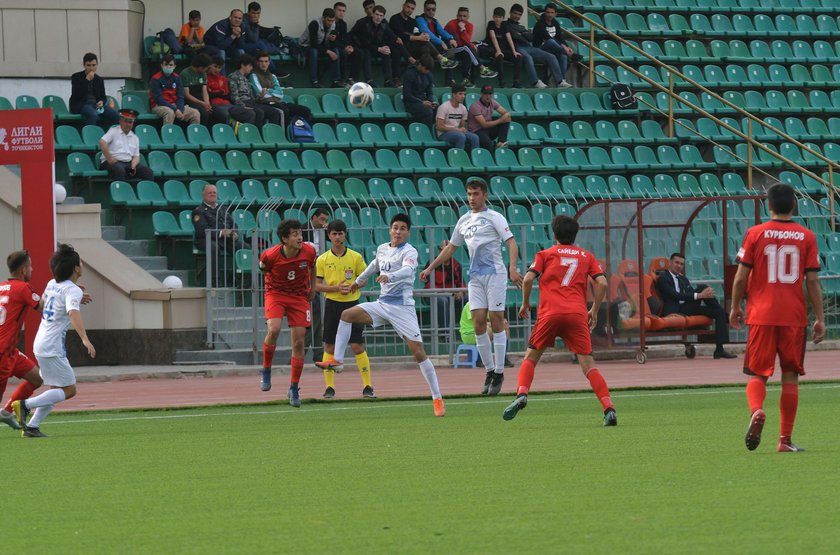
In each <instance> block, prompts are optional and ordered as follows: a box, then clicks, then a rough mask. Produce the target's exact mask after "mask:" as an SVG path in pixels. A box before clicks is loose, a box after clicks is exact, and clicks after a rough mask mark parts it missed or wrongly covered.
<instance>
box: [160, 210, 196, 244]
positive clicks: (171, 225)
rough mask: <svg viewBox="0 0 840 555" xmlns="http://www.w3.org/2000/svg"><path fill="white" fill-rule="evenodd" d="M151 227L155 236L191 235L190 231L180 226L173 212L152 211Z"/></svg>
mask: <svg viewBox="0 0 840 555" xmlns="http://www.w3.org/2000/svg"><path fill="white" fill-rule="evenodd" d="M152 228H153V229H154V233H155V236H156V237H192V234H193V233H192V232H191V231H187V230H185V229H182V228H181V224H179V223H178V220H176V219H175V216H174V214H172V213H171V212H165V211H163V210H159V211H157V212H153V213H152Z"/></svg>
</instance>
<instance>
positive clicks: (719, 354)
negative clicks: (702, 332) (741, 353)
mask: <svg viewBox="0 0 840 555" xmlns="http://www.w3.org/2000/svg"><path fill="white" fill-rule="evenodd" d="M712 356H713V357H714V358H738V355H733V354H732V353H730V352H728V351H726V350H725V349H724V348H723V347H720V348H719V349H715V353H714V354H713V355H712Z"/></svg>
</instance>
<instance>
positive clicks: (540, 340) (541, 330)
mask: <svg viewBox="0 0 840 555" xmlns="http://www.w3.org/2000/svg"><path fill="white" fill-rule="evenodd" d="M558 337H559V338H561V339H562V340H563V342H564V343H566V347H568V349H569V350H570V351H572V352H573V353H575V354H578V355H591V354H592V337H591V335H590V333H589V321H588V316H587V315H586V314H545V315H540V316H539V317H538V318H537V324H536V325H535V326H534V329H533V330H531V337H530V338H529V339H528V346H529V347H531V348H533V349H547V348H548V347H553V346H554V341H555V340H556V339H557V338H558Z"/></svg>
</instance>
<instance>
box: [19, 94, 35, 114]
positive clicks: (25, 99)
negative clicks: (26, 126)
mask: <svg viewBox="0 0 840 555" xmlns="http://www.w3.org/2000/svg"><path fill="white" fill-rule="evenodd" d="M40 107H41V106H40V105H39V104H38V99H37V98H35V97H34V96H31V95H28V94H22V95H20V96H18V97H17V98H16V99H15V109H16V110H32V109H37V108H40Z"/></svg>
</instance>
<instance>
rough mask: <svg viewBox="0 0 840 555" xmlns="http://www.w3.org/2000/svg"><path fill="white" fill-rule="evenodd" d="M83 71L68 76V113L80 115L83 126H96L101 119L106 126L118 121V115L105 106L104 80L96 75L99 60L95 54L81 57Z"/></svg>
mask: <svg viewBox="0 0 840 555" xmlns="http://www.w3.org/2000/svg"><path fill="white" fill-rule="evenodd" d="M82 63H83V64H84V66H85V69H84V71H80V72H78V73H74V74H73V75H71V76H70V90H71V92H70V111H71V112H73V113H74V114H81V115H82V117H83V118H84V121H85V125H96V122H97V121H98V120H99V118H100V117H101V118H102V119H103V120H104V121H105V122H106V123H108V125H115V124H116V123H117V122H119V121H120V115H119V114H118V113H117V111H116V110H114V109H113V108H112V107H110V106H108V104H107V100H108V99H107V97H106V96H105V80H104V79H102V77H100V76H99V75H97V74H96V67H97V66H98V65H99V60H97V59H96V54H94V53H92V52H88V53H87V54H85V55H84V56H83V57H82Z"/></svg>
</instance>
